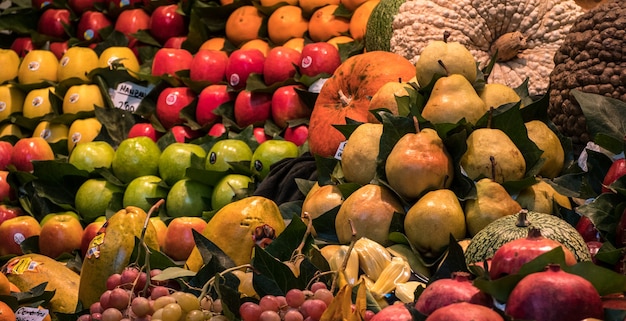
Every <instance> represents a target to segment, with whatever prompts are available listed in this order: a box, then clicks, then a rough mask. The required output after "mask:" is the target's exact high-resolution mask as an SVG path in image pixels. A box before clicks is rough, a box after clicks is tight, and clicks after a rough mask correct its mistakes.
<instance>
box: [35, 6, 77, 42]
mask: <svg viewBox="0 0 626 321" xmlns="http://www.w3.org/2000/svg"><path fill="white" fill-rule="evenodd" d="M69 24H70V11H69V10H67V9H55V8H48V9H46V10H45V11H44V12H43V13H42V14H41V17H39V20H38V21H37V31H38V32H39V33H41V34H44V35H46V36H50V37H54V38H62V39H65V38H69V36H68V34H67V33H66V32H65V28H64V27H63V26H64V25H69Z"/></svg>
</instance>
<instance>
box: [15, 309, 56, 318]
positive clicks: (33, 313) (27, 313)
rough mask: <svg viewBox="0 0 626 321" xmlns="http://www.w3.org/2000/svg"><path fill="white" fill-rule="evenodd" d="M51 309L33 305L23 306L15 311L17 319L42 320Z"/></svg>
mask: <svg viewBox="0 0 626 321" xmlns="http://www.w3.org/2000/svg"><path fill="white" fill-rule="evenodd" d="M49 313H50V311H48V309H39V308H31V307H21V308H19V309H17V311H15V321H41V320H43V319H44V318H45V317H46V316H47V315H48V314H49Z"/></svg>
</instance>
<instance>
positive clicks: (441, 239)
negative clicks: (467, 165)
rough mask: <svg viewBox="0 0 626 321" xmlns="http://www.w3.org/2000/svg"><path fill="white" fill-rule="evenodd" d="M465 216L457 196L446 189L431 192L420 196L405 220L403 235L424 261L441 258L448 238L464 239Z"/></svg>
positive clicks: (447, 243)
mask: <svg viewBox="0 0 626 321" xmlns="http://www.w3.org/2000/svg"><path fill="white" fill-rule="evenodd" d="M466 231H467V230H466V227H465V214H464V213H463V208H462V207H461V203H460V202H459V199H458V198H457V197H456V194H454V192H452V191H451V190H449V189H438V190H434V191H430V192H428V193H426V194H424V196H422V197H421V198H420V199H419V200H417V202H415V204H413V206H411V208H409V210H408V211H407V213H406V216H405V217H404V233H405V234H406V237H407V239H408V240H409V242H410V243H411V245H412V246H413V247H415V248H416V249H417V251H418V252H420V254H422V255H423V256H425V257H429V258H433V257H438V256H439V255H441V254H442V253H443V252H444V250H445V248H446V247H447V246H448V245H449V243H450V234H452V236H453V237H454V238H455V239H456V240H460V239H463V238H465V233H466Z"/></svg>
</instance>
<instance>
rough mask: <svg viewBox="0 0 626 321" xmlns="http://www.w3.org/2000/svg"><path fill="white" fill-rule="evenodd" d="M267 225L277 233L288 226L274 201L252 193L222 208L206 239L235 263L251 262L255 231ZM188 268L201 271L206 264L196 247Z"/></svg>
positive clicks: (209, 224)
mask: <svg viewBox="0 0 626 321" xmlns="http://www.w3.org/2000/svg"><path fill="white" fill-rule="evenodd" d="M265 225H268V226H269V227H271V228H272V229H273V230H274V232H275V233H276V235H279V234H280V233H282V232H283V230H284V229H285V221H284V220H283V218H282V215H281V214H280V210H279V209H278V206H277V205H276V203H274V201H272V200H271V199H268V198H265V197H261V196H250V197H246V198H244V199H241V200H238V201H235V202H232V203H229V204H227V205H226V206H224V207H222V208H221V209H220V210H219V211H217V213H215V215H214V216H213V217H212V218H211V220H209V222H208V224H207V226H206V227H205V228H204V230H203V231H202V235H204V236H205V237H206V238H207V239H209V240H210V241H211V242H213V243H214V244H215V245H217V246H218V247H219V248H220V249H221V250H222V251H223V252H224V253H225V254H226V255H228V256H229V257H230V258H231V259H232V260H233V262H235V265H242V264H246V263H250V259H251V258H252V255H253V249H254V244H255V240H254V238H253V235H254V232H255V230H257V228H261V227H263V226H265ZM185 265H186V267H187V268H188V269H190V270H192V271H198V270H200V268H201V267H202V265H203V262H202V256H201V255H200V251H199V250H198V248H197V247H194V249H193V251H192V252H191V254H190V255H189V258H188V259H187V262H186V263H185Z"/></svg>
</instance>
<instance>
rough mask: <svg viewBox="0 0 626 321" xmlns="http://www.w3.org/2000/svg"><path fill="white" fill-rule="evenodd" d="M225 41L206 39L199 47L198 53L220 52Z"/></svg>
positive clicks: (217, 38) (220, 38)
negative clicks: (201, 51) (206, 51)
mask: <svg viewBox="0 0 626 321" xmlns="http://www.w3.org/2000/svg"><path fill="white" fill-rule="evenodd" d="M225 41H226V39H224V38H223V37H214V38H211V39H208V40H207V41H205V42H203V43H202V45H200V49H198V51H200V50H218V51H219V50H222V49H224V42H225Z"/></svg>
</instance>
